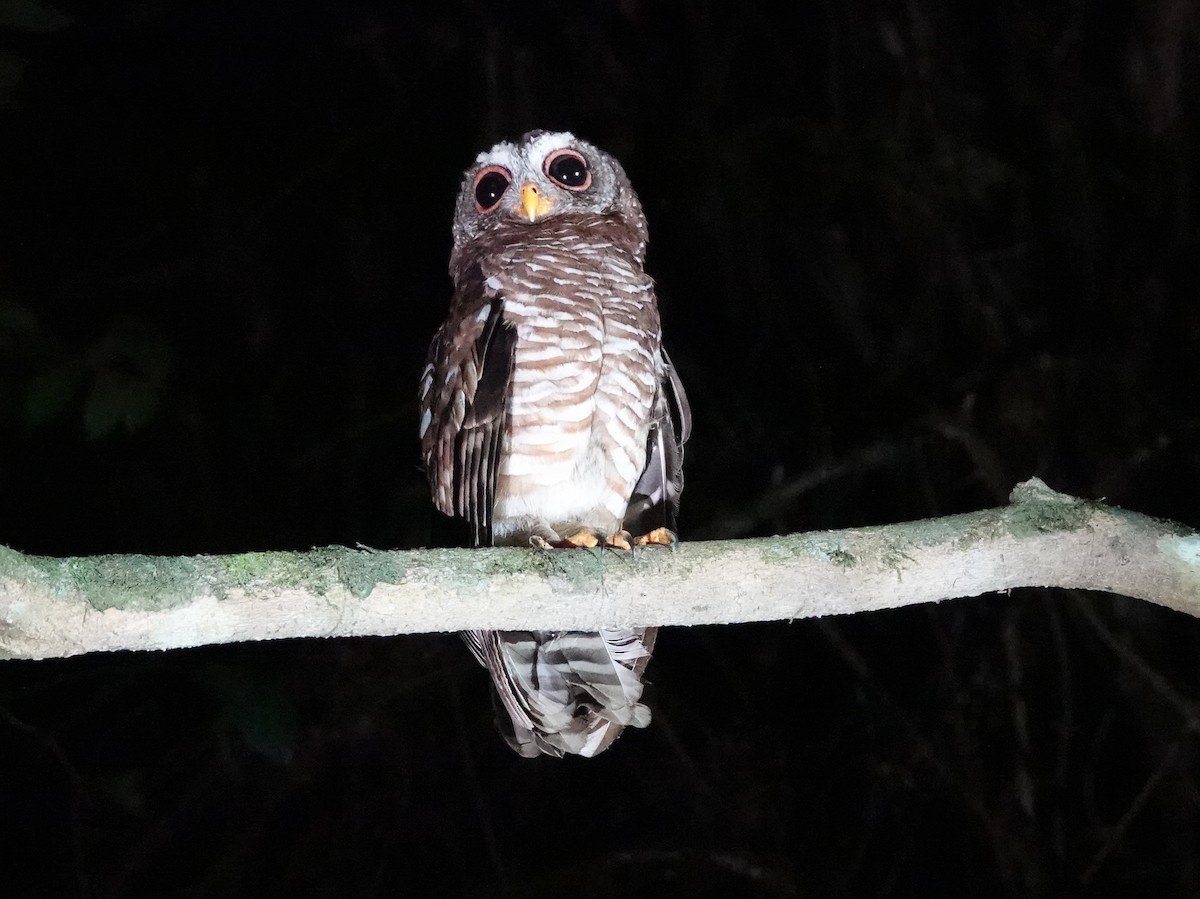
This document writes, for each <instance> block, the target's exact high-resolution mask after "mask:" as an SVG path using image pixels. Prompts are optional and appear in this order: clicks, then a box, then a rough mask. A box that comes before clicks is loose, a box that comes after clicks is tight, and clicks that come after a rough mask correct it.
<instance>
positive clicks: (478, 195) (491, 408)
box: [419, 131, 691, 756]
mask: <svg viewBox="0 0 1200 899" xmlns="http://www.w3.org/2000/svg"><path fill="white" fill-rule="evenodd" d="M453 233H454V249H453V252H452V253H451V256H450V276H451V278H452V279H453V281H454V295H453V299H452V300H451V303H450V312H449V315H448V317H447V318H446V321H445V322H444V323H443V325H442V326H441V328H440V329H439V330H438V332H437V334H436V335H435V337H434V339H433V342H432V345H431V346H430V349H429V356H428V360H427V364H426V366H425V370H424V372H423V373H422V375H421V383H420V393H419V398H420V416H421V419H420V436H421V452H422V457H423V461H424V464H425V468H426V472H427V474H428V477H429V485H430V489H431V491H432V493H433V501H434V503H435V505H436V506H437V508H438V509H440V510H441V511H442V512H444V513H446V514H447V515H453V516H461V517H463V518H465V519H466V520H467V521H468V522H469V523H470V525H471V528H472V531H473V534H474V540H475V543H476V545H517V546H531V545H532V546H534V547H538V548H540V549H541V550H547V549H550V548H561V547H592V546H597V545H599V546H601V547H605V546H607V547H614V548H617V549H620V550H625V551H628V550H630V547H631V546H636V545H638V544H662V543H672V542H673V541H674V539H675V535H674V532H673V528H674V514H675V510H676V506H677V503H678V499H679V494H680V491H681V490H682V487H683V477H682V471H681V464H682V458H683V442H684V441H685V440H686V439H687V436H688V432H689V431H690V428H691V416H690V413H689V410H688V405H687V399H686V396H685V394H684V392H683V388H682V386H681V385H680V383H679V379H678V377H677V376H676V374H675V371H674V369H673V367H672V366H671V363H670V360H669V359H668V358H667V355H666V352H665V351H664V350H663V347H662V335H661V330H660V326H659V315H658V304H657V301H656V300H655V296H654V284H653V282H652V281H651V279H650V277H649V276H648V275H647V274H646V273H645V271H644V269H643V261H644V258H645V253H646V240H647V229H646V218H645V216H644V215H643V213H642V207H641V204H640V202H639V201H638V198H637V195H636V194H635V193H634V191H633V188H632V187H631V186H630V183H629V179H628V178H627V177H626V175H625V172H624V170H623V169H622V168H621V165H620V163H618V162H617V161H616V160H615V159H613V158H612V157H611V156H609V155H608V154H606V153H604V152H602V151H601V150H598V149H597V148H596V147H593V146H592V145H591V144H588V143H586V142H584V141H582V140H579V139H578V138H576V137H575V136H574V135H571V134H568V133H563V132H558V133H555V132H545V131H534V132H530V133H529V134H526V135H525V136H524V137H522V138H521V139H520V140H518V141H516V142H511V143H510V142H503V143H499V144H497V145H496V146H494V147H492V148H491V149H490V150H488V151H487V152H485V153H481V154H480V155H479V157H478V158H477V159H476V160H475V164H474V165H473V166H471V168H469V169H467V171H466V173H465V175H464V178H463V182H462V190H461V192H460V193H459V197H458V203H457V207H456V211H455V216H454V228H453ZM631 531H632V532H633V534H634V535H636V536H632V535H631V533H630V532H631ZM464 637H465V638H466V640H467V643H468V645H469V646H470V647H471V649H472V651H473V652H474V654H475V657H476V658H477V659H478V660H479V662H480V663H481V664H482V665H484V666H485V667H486V668H487V669H488V671H489V672H490V673H491V675H492V680H493V683H494V685H495V688H496V692H497V695H498V696H499V698H500V700H501V702H502V703H503V706H504V709H505V711H506V712H507V715H506V716H505V715H498V718H499V719H500V724H501V729H502V731H503V732H504V734H505V739H506V740H507V741H508V743H509V745H511V746H512V747H513V748H514V749H515V750H516V751H517V752H519V753H521V754H522V755H525V756H536V755H538V754H539V753H545V754H547V755H553V756H561V755H563V754H564V753H577V754H579V755H584V756H591V755H595V754H596V753H598V752H601V751H603V750H604V749H606V748H607V747H608V746H609V745H610V744H611V743H612V741H613V740H615V739H616V737H617V736H618V735H619V734H620V732H621V729H622V728H623V727H624V726H626V725H633V726H635V727H645V726H646V725H647V724H648V723H649V721H650V711H649V709H648V708H647V707H646V706H645V705H643V704H641V703H640V702H639V700H640V699H641V694H642V683H641V678H642V672H643V670H644V669H645V667H646V663H647V662H648V661H649V658H650V653H651V651H652V649H653V646H654V638H655V629H654V628H626V629H620V628H613V629H609V630H602V631H600V632H598V633H581V632H551V631H471V632H468V633H466V634H464ZM506 719H507V720H506Z"/></svg>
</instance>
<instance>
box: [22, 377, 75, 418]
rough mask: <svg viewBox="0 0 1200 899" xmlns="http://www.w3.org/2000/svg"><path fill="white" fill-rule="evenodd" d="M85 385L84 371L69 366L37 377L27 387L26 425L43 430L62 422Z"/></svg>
mask: <svg viewBox="0 0 1200 899" xmlns="http://www.w3.org/2000/svg"><path fill="white" fill-rule="evenodd" d="M82 385H83V367H82V366H81V365H80V364H79V363H77V362H68V363H65V364H63V365H59V366H57V367H55V368H52V369H51V370H50V371H48V372H45V373H43V374H40V375H37V376H36V377H34V378H33V380H31V381H30V382H29V383H28V384H27V385H26V386H25V423H26V424H27V425H28V426H29V427H31V428H37V427H41V426H42V425H44V424H47V423H48V422H50V421H52V420H53V419H55V418H58V417H59V416H61V415H62V413H63V411H64V410H65V409H66V408H67V406H68V405H70V403H71V401H72V400H73V399H74V398H75V396H76V394H78V393H79V389H80V387H81V386H82Z"/></svg>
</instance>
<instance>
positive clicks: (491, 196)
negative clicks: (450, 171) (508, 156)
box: [475, 165, 512, 212]
mask: <svg viewBox="0 0 1200 899" xmlns="http://www.w3.org/2000/svg"><path fill="white" fill-rule="evenodd" d="M511 183H512V178H511V177H509V174H508V172H506V171H505V170H504V169H502V168H500V166H498V165H489V166H488V167H487V168H485V169H483V170H482V171H481V172H480V173H479V174H478V175H476V176H475V208H476V209H477V210H479V211H480V212H489V211H490V210H492V209H495V208H496V204H497V203H499V202H500V198H501V197H502V196H504V192H505V191H506V190H508V185H509V184H511Z"/></svg>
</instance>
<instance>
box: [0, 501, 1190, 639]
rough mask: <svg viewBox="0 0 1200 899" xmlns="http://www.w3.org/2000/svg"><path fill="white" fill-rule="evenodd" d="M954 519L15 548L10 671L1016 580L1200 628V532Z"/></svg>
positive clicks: (989, 516) (698, 617)
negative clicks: (538, 546) (204, 548)
mask: <svg viewBox="0 0 1200 899" xmlns="http://www.w3.org/2000/svg"><path fill="white" fill-rule="evenodd" d="M1011 500H1012V504H1011V505H1008V506H1005V507H1002V508H997V509H988V510H984V511H981V512H973V513H969V514H964V515H952V516H947V517H945V518H937V519H929V520H925V521H915V522H909V523H904V524H892V525H885V526H880V527H869V528H854V529H848V530H842V531H816V532H811V533H806V534H793V535H789V536H784V537H770V538H765V539H753V540H736V541H711V542H702V543H687V542H684V543H681V544H680V545H679V547H678V548H677V549H676V550H674V551H671V550H667V549H663V548H653V549H646V550H641V551H639V552H637V553H636V554H635V555H634V556H633V557H628V556H625V555H620V554H617V553H614V552H611V551H610V552H604V553H598V552H595V551H588V550H556V551H550V552H540V551H535V550H522V549H486V550H465V549H455V550H436V549H424V550H406V551H395V552H377V551H370V550H353V549H344V548H340V547H331V548H327V549H317V550H313V551H311V552H307V553H292V552H265V553H264V552H256V553H243V554H239V555H232V556H196V557H180V558H169V557H155V556H139V555H128V556H97V557H89V558H66V559H56V558H44V557H37V556H27V555H23V554H21V553H19V552H16V551H14V550H11V549H5V548H3V547H0V658H26V659H38V658H47V657H55V656H70V655H76V654H79V653H85V652H96V651H102V650H117V649H139V650H145V649H171V648H175V647H183V646H201V645H205V644H211V643H230V642H237V641H243V640H272V639H280V638H285V637H334V636H361V635H371V634H374V635H389V634H403V633H421V632H431V631H455V630H463V629H467V628H500V629H514V630H516V629H522V630H523V629H580V630H587V629H592V630H594V629H596V628H598V627H600V626H603V625H618V624H646V625H649V624H657V625H692V624H725V623H731V622H740V621H769V620H784V619H793V618H806V617H810V616H817V615H836V614H849V613H856V612H865V611H870V610H872V609H888V608H898V607H900V606H906V605H911V604H913V603H920V602H935V601H939V600H943V599H952V598H955V597H966V596H978V595H980V594H984V593H992V592H996V591H1003V590H1009V589H1012V588H1014V587H1031V586H1037V587H1066V588H1076V589H1089V590H1103V591H1108V592H1111V593H1119V594H1123V595H1125V596H1132V597H1136V598H1139V599H1144V600H1147V601H1149V602H1153V603H1157V604H1159V605H1163V606H1167V607H1169V608H1172V609H1177V610H1179V611H1182V612H1186V613H1188V614H1191V615H1200V534H1197V532H1196V531H1194V530H1192V529H1191V528H1187V527H1184V526H1182V525H1178V524H1173V523H1171V522H1165V521H1160V520H1156V519H1152V518H1149V517H1147V516H1145V515H1140V514H1138V513H1135V512H1128V511H1125V510H1122V509H1116V508H1112V507H1109V506H1105V505H1103V504H1100V503H1094V502H1089V501H1085V500H1080V499H1077V498H1075V497H1071V496H1066V495H1063V494H1060V493H1056V492H1054V491H1053V490H1050V489H1049V488H1048V487H1046V485H1045V484H1043V483H1042V482H1041V481H1039V480H1037V479H1036V478H1035V479H1032V480H1030V481H1026V482H1025V483H1023V484H1020V485H1018V486H1017V488H1016V489H1015V490H1014V491H1013V494H1012V497H1011Z"/></svg>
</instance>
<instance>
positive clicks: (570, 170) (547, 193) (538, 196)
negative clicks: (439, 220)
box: [454, 131, 647, 256]
mask: <svg viewBox="0 0 1200 899" xmlns="http://www.w3.org/2000/svg"><path fill="white" fill-rule="evenodd" d="M580 213H585V214H586V213H591V214H594V215H611V216H614V217H616V218H618V219H620V220H621V221H623V222H624V223H625V225H626V226H627V227H629V228H630V229H631V231H632V233H633V235H634V238H635V242H636V244H637V247H636V248H635V252H636V253H637V255H638V256H641V255H642V254H643V253H644V252H645V246H646V238H647V231H646V217H645V216H644V215H643V214H642V205H641V203H640V202H638V198H637V194H635V193H634V192H633V188H632V187H631V186H630V184H629V178H628V177H627V176H626V174H625V170H624V169H622V168H621V164H620V163H619V162H617V161H616V160H615V159H613V158H612V157H611V156H609V155H608V154H607V153H605V152H604V151H603V150H600V149H597V148H596V147H593V146H592V145H591V144H589V143H587V142H586V141H582V140H580V139H579V138H577V137H575V135H573V134H569V133H568V132H565V131H530V132H529V133H528V134H526V135H525V136H524V137H522V138H521V139H520V140H518V141H516V142H515V143H510V142H508V141H504V142H502V143H498V144H496V146H494V147H492V148H491V149H490V150H488V151H486V152H484V153H480V154H479V156H478V157H477V158H476V160H475V164H474V165H473V166H471V167H470V168H469V169H467V171H466V172H465V173H464V175H463V183H462V190H461V191H460V192H459V195H458V206H457V208H456V212H455V216H454V246H455V247H456V248H458V247H462V246H463V245H465V244H467V243H469V242H470V241H472V240H474V239H475V238H476V237H478V236H479V235H480V234H483V233H485V232H487V231H490V230H492V229H493V228H497V227H500V226H501V225H502V224H505V223H512V224H517V225H524V226H531V227H532V226H537V225H540V224H542V223H543V222H549V221H551V220H553V219H554V218H556V217H558V216H563V215H571V214H580Z"/></svg>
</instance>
